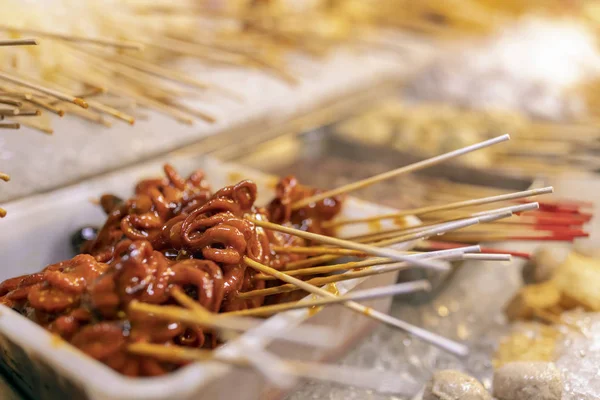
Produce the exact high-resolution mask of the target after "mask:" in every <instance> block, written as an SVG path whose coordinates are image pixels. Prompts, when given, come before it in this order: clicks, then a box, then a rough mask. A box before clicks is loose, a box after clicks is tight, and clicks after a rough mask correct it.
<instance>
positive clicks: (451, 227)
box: [372, 211, 512, 247]
mask: <svg viewBox="0 0 600 400" xmlns="http://www.w3.org/2000/svg"><path fill="white" fill-rule="evenodd" d="M510 216H512V212H510V211H504V212H500V213H497V214H490V215H484V216H481V217H473V218H467V219H464V220H459V221H456V222H449V223H447V224H441V225H439V226H435V227H433V228H429V229H424V230H422V231H419V232H416V233H412V234H408V235H403V236H399V237H392V238H390V239H386V240H382V241H379V242H374V243H372V245H373V246H377V247H383V246H391V245H394V244H399V243H405V242H409V241H411V240H418V239H423V238H426V237H430V236H434V235H440V234H444V233H447V232H449V231H455V230H458V229H461V228H466V227H469V226H472V225H476V224H479V223H486V222H490V221H495V220H498V219H502V218H508V217H510Z"/></svg>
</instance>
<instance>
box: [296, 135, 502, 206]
mask: <svg viewBox="0 0 600 400" xmlns="http://www.w3.org/2000/svg"><path fill="white" fill-rule="evenodd" d="M509 139H510V136H509V135H502V136H498V137H496V138H493V139H490V140H486V141H484V142H481V143H476V144H474V145H471V146H467V147H464V148H462V149H458V150H454V151H451V152H449V153H446V154H442V155H439V156H436V157H432V158H429V159H427V160H423V161H419V162H417V163H414V164H411V165H407V166H404V167H400V168H397V169H395V170H392V171H388V172H384V173H382V174H379V175H375V176H372V177H370V178H367V179H363V180H360V181H357V182H353V183H350V184H348V185H344V186H341V187H339V188H337V189H333V190H328V191H325V192H323V193H319V194H317V195H314V196H311V197H307V198H305V199H302V200H300V201H298V202H296V203H294V204H292V210H297V209H299V208H302V207H306V206H307V205H309V204H311V203H315V202H317V201H321V200H323V199H326V198H328V197H332V196H337V195H340V194H343V193H348V192H351V191H353V190H358V189H362V188H364V187H366V186H369V185H372V184H374V183H378V182H381V181H384V180H386V179H390V178H394V177H396V176H399V175H402V174H406V173H408V172H414V171H418V170H420V169H424V168H427V167H431V166H432V165H436V164H439V163H441V162H444V161H447V160H450V159H452V158H456V157H459V156H462V155H464V154H467V153H471V152H473V151H476V150H480V149H483V148H485V147H489V146H492V145H495V144H497V143H501V142H504V141H507V140H509Z"/></svg>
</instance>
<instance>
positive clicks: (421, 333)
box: [244, 257, 469, 356]
mask: <svg viewBox="0 0 600 400" xmlns="http://www.w3.org/2000/svg"><path fill="white" fill-rule="evenodd" d="M244 263H246V265H248V266H249V267H251V268H254V269H256V270H257V271H259V272H262V273H265V274H269V275H273V276H275V277H277V278H278V279H281V280H282V281H284V282H288V283H291V284H293V285H295V286H298V287H300V288H301V289H303V290H306V291H307V292H309V293H312V294H317V295H319V296H321V297H326V298H327V297H328V298H337V296H336V295H335V294H333V293H330V292H328V291H326V290H324V289H321V288H319V287H316V286H313V285H311V284H310V283H307V282H304V281H302V280H300V279H297V278H294V277H292V276H289V275H287V274H284V273H282V272H279V271H277V270H276V269H273V268H271V267H268V266H266V265H263V264H261V263H258V262H256V261H254V260H252V259H250V258H248V257H244ZM343 304H344V305H345V306H346V307H348V308H350V309H351V310H353V311H355V312H358V313H360V314H364V315H367V316H368V317H370V318H373V319H375V320H377V321H380V322H383V323H386V324H388V325H390V326H393V327H396V328H399V329H402V330H404V331H406V332H409V333H411V334H412V335H414V336H417V337H419V338H421V339H423V340H425V341H427V342H428V343H431V344H434V345H436V346H438V347H440V348H442V349H444V350H447V351H449V352H450V353H452V354H456V355H459V356H465V355H467V354H468V352H469V351H468V349H467V347H466V346H464V345H462V344H460V343H457V342H454V341H452V340H449V339H447V338H444V337H442V336H439V335H436V334H435V333H432V332H429V331H427V330H425V329H421V328H419V327H416V326H413V325H411V324H409V323H407V322H405V321H401V320H399V319H397V318H394V317H392V316H389V315H387V314H385V313H382V312H379V311H377V310H373V309H371V308H369V307H365V306H363V305H362V304H359V303H356V302H353V301H347V302H345V303H343Z"/></svg>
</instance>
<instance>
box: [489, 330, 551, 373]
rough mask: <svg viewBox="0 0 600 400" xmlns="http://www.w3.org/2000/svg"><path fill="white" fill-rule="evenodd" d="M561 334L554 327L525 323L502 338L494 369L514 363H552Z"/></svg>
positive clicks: (494, 361)
mask: <svg viewBox="0 0 600 400" xmlns="http://www.w3.org/2000/svg"><path fill="white" fill-rule="evenodd" d="M561 337H562V334H561V333H560V332H559V331H558V330H557V329H556V328H554V327H552V326H547V325H542V324H539V323H526V324H522V325H520V326H518V327H517V328H516V329H515V331H514V332H513V333H512V334H511V335H509V336H507V337H506V338H504V339H503V340H502V341H501V342H500V345H499V346H498V350H497V351H496V355H495V357H494V360H493V363H494V367H495V368H499V367H501V366H503V365H505V364H508V363H511V362H514V361H553V360H554V353H555V350H556V344H557V342H558V340H560V338H561Z"/></svg>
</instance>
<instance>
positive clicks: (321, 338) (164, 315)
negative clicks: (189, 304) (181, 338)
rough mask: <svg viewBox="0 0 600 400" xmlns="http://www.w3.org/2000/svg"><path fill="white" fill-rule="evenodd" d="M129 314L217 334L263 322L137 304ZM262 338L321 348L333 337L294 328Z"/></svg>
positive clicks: (310, 328) (311, 328) (322, 331)
mask: <svg viewBox="0 0 600 400" xmlns="http://www.w3.org/2000/svg"><path fill="white" fill-rule="evenodd" d="M129 310H130V311H131V312H139V313H145V314H148V315H151V316H153V317H155V318H159V319H162V320H166V321H179V322H183V323H187V324H192V325H199V326H204V327H208V328H213V329H218V330H230V331H241V332H245V331H248V330H250V329H255V328H257V327H258V326H260V325H261V324H262V323H263V322H264V321H263V320H261V319H257V318H242V317H220V316H218V315H217V314H212V313H209V314H210V315H207V314H206V313H198V312H197V311H192V310H187V309H184V308H182V307H179V306H158V305H153V304H147V303H142V302H139V301H132V302H131V303H130V304H129ZM263 336H264V337H267V338H271V339H281V340H286V341H289V342H294V343H299V344H304V345H311V346H317V347H324V348H330V347H332V346H333V345H335V337H334V336H333V335H332V332H331V330H330V329H328V328H324V327H320V326H304V327H296V328H295V329H294V331H293V332H286V333H285V334H284V333H281V332H277V331H272V332H265V333H264V334H263Z"/></svg>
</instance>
